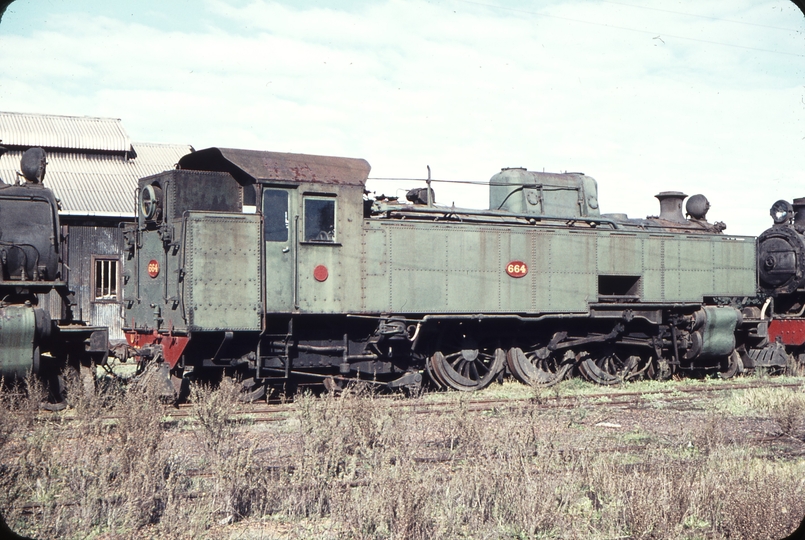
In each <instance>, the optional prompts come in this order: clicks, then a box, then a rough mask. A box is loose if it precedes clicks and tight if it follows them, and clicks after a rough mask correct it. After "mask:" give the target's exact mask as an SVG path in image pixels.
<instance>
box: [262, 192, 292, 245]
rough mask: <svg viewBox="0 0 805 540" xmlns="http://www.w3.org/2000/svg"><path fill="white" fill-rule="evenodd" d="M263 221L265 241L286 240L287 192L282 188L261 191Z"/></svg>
mask: <svg viewBox="0 0 805 540" xmlns="http://www.w3.org/2000/svg"><path fill="white" fill-rule="evenodd" d="M263 222H264V223H265V240H266V242H287V241H288V192H287V191H285V190H282V189H266V190H264V191H263Z"/></svg>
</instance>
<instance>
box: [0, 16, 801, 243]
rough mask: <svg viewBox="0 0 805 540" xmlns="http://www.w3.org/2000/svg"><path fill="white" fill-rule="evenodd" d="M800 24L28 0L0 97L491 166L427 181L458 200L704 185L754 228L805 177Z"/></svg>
mask: <svg viewBox="0 0 805 540" xmlns="http://www.w3.org/2000/svg"><path fill="white" fill-rule="evenodd" d="M803 31H805V17H803V15H802V12H800V11H799V9H797V8H796V6H794V4H792V3H791V2H789V1H788V0H769V1H764V0H752V1H748V0H708V1H707V2H701V1H693V0H677V1H671V2H669V1H664V2H658V1H654V2H648V1H643V0H624V1H623V2H621V1H604V0H589V1H586V0H561V1H558V0H546V1H530V2H529V1H524V0H480V1H470V0H431V1H428V0H373V1H363V0H352V1H342V2H338V1H332V2H321V1H314V0H302V1H294V2H289V1H278V2H272V1H265V0H194V1H192V2H191V1H189V0H172V1H171V2H165V1H163V0H159V1H157V0H141V1H138V2H125V3H124V2H109V1H108V0H107V1H100V0H97V1H96V0H16V1H15V2H13V3H12V4H11V5H10V6H9V7H8V9H7V11H6V13H5V14H4V15H3V18H2V21H1V22H0V110H2V111H8V112H24V113H42V114H59V115H69V116H98V117H113V118H120V119H121V120H122V121H123V126H124V128H125V129H126V131H127V132H128V133H129V136H130V137H131V138H132V140H134V141H137V142H153V143H175V144H189V145H192V146H193V147H194V148H196V149H202V148H207V147H211V146H220V147H228V148H249V149H255V150H271V151H277V152H295V153H306V154H320V155H333V156H347V157H360V158H364V159H366V160H367V161H368V162H369V163H370V164H371V166H372V172H371V175H370V176H371V178H378V179H380V178H406V179H422V178H426V177H427V174H428V172H427V167H428V166H430V169H431V174H432V177H433V178H434V179H438V180H452V181H462V182H476V183H478V184H467V183H458V184H446V183H437V184H435V185H434V189H435V194H436V201H437V203H440V204H446V205H451V204H455V205H456V206H459V207H470V208H485V207H487V206H488V188H486V187H485V186H483V185H480V184H482V183H483V182H486V181H488V180H489V178H490V177H491V176H492V175H494V174H495V173H497V172H498V171H499V170H500V169H501V168H504V167H526V168H528V169H530V170H536V171H543V170H544V171H547V172H565V171H568V172H584V173H585V174H587V175H589V176H592V177H593V178H595V179H596V180H597V182H598V188H599V201H600V207H601V210H602V212H604V213H627V214H629V216H630V217H645V216H647V215H656V214H657V213H658V212H659V203H658V202H657V200H656V199H655V198H654V195H656V194H657V193H659V192H661V191H682V192H684V193H687V194H688V195H693V194H696V193H703V194H704V195H706V196H707V197H708V199H709V200H710V203H711V205H712V208H711V210H710V213H709V214H708V219H709V220H710V221H723V222H725V223H726V224H727V230H726V233H727V234H745V235H758V234H760V233H761V232H762V231H763V230H764V229H766V228H767V227H769V226H770V225H771V218H770V217H769V208H770V207H771V205H772V204H773V203H774V202H775V201H776V200H778V199H787V200H789V201H790V200H792V199H794V198H798V197H805V34H803ZM0 138H2V134H0ZM419 186H421V184H419V183H418V182H416V181H413V180H409V181H404V182H390V181H387V180H372V181H370V183H369V187H370V189H372V190H373V191H375V192H376V194H381V193H383V194H386V195H401V194H403V193H404V191H402V189H403V188H410V187H419Z"/></svg>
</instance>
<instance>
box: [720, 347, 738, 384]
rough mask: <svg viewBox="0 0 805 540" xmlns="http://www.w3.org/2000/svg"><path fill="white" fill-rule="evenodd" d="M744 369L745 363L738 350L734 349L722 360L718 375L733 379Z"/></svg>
mask: <svg viewBox="0 0 805 540" xmlns="http://www.w3.org/2000/svg"><path fill="white" fill-rule="evenodd" d="M743 370H744V363H743V360H741V355H740V354H739V353H738V351H732V354H731V355H729V357H727V358H726V359H724V360H723V361H722V362H721V368H720V369H719V371H718V376H719V377H721V378H722V379H731V378H733V377H735V376H736V375H737V374H738V373H741V372H742V371H743Z"/></svg>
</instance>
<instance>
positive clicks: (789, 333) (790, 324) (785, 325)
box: [769, 319, 805, 345]
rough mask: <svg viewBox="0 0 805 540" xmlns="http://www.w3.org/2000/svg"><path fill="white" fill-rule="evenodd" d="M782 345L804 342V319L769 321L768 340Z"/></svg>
mask: <svg viewBox="0 0 805 540" xmlns="http://www.w3.org/2000/svg"><path fill="white" fill-rule="evenodd" d="M777 338H780V343H782V344H783V345H802V344H805V319H774V320H772V321H771V322H770V323H769V341H771V342H772V343H774V342H775V341H777Z"/></svg>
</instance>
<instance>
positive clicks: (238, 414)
mask: <svg viewBox="0 0 805 540" xmlns="http://www.w3.org/2000/svg"><path fill="white" fill-rule="evenodd" d="M798 387H803V388H805V380H804V381H803V382H801V383H800V382H796V383H792V382H786V383H781V382H768V381H753V382H748V383H725V384H720V385H708V386H705V385H689V386H678V387H674V388H664V389H657V390H647V391H625V392H624V391H614V392H597V393H592V394H573V395H542V396H538V397H537V396H523V397H511V398H472V397H467V398H466V399H464V400H461V401H457V400H455V399H449V398H446V399H442V400H439V401H433V402H423V401H422V400H421V399H414V398H412V399H403V400H401V399H399V398H397V397H395V396H375V397H374V398H373V399H376V400H380V401H382V402H387V403H386V404H387V406H388V407H390V408H392V409H405V410H408V411H409V412H411V413H413V414H417V415H428V414H436V413H447V412H450V411H451V410H457V409H462V410H464V411H466V412H470V413H485V412H494V411H498V412H500V411H505V410H510V409H514V408H518V407H522V406H523V404H525V403H530V404H533V405H534V406H536V407H537V408H539V409H573V408H578V407H581V406H583V407H587V408H591V407H593V408H633V409H636V408H643V407H647V406H654V404H656V403H658V402H662V403H664V404H665V405H666V407H674V408H675V407H679V405H680V404H686V403H687V404H689V405H692V404H694V403H695V402H696V401H698V400H700V399H701V396H708V395H715V394H721V393H725V392H732V391H740V390H750V389H758V388H798ZM547 393H548V392H547V391H546V394H547ZM444 395H445V396H449V394H444ZM361 406H362V405H361V404H360V403H358V402H356V403H355V404H354V405H347V406H342V407H343V408H342V410H347V411H348V410H349V409H350V408H352V407H355V408H357V407H361ZM681 408H685V407H681ZM688 408H690V407H688ZM297 410H298V407H297V404H296V403H293V402H290V403H264V402H263V403H251V404H248V403H244V404H239V406H238V407H237V409H236V410H234V411H232V414H233V419H236V420H241V421H243V422H245V423H265V422H268V423H270V422H282V421H286V420H288V419H289V418H290V417H291V416H292V415H293V414H294V413H295V412H296V411H297ZM53 415H61V419H62V420H65V421H67V422H70V421H71V420H73V418H72V417H71V416H70V415H69V412H68V413H67V414H63V413H54V412H49V411H42V412H41V413H40V415H39V418H40V419H42V420H46V419H49V418H52V417H53ZM100 418H101V419H103V420H108V421H115V420H117V419H119V418H120V416H118V415H102V416H101V417H100ZM193 418H194V412H193V405H192V404H189V403H183V404H180V405H178V406H171V405H166V406H165V409H164V419H163V422H164V423H166V424H172V423H173V424H175V423H179V422H192V421H193Z"/></svg>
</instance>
